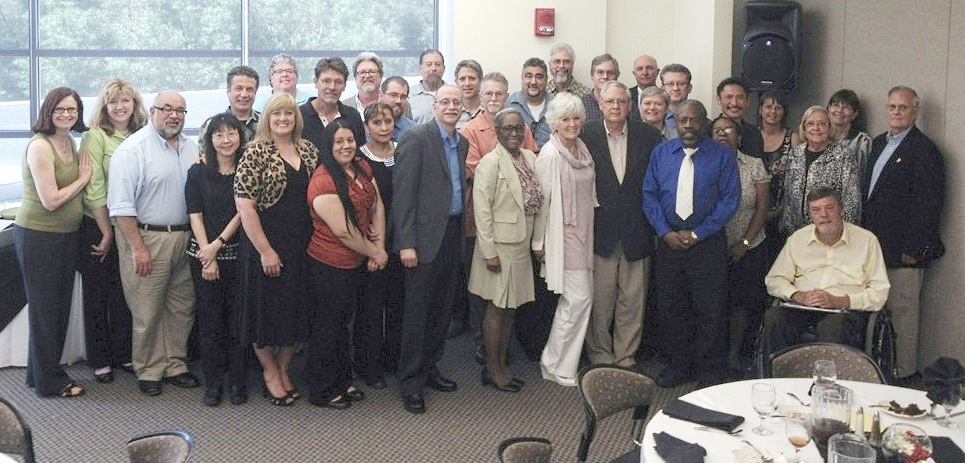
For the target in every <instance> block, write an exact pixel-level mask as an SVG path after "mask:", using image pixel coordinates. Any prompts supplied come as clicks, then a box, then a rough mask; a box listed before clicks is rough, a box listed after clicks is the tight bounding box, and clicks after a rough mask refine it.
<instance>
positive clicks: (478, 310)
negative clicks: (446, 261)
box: [453, 236, 487, 347]
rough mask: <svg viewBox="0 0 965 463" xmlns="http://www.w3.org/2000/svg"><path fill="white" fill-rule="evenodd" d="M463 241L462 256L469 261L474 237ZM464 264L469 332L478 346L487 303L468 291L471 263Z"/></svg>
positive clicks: (480, 342) (473, 249) (474, 243)
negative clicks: (463, 249) (463, 250)
mask: <svg viewBox="0 0 965 463" xmlns="http://www.w3.org/2000/svg"><path fill="white" fill-rule="evenodd" d="M464 242H465V246H464V248H465V252H464V253H463V256H466V260H468V261H471V260H472V253H473V252H474V251H475V250H476V237H475V236H467V237H466V238H465V239H464ZM465 266H466V272H465V273H466V274H465V277H466V284H467V286H466V300H467V302H466V303H467V304H468V310H469V329H470V330H472V331H471V333H472V342H473V344H475V345H476V347H479V346H482V321H483V317H484V316H485V314H486V305H487V303H486V300H485V299H483V298H481V297H479V296H477V295H475V294H473V293H470V292H469V287H468V284H469V268H470V267H471V265H470V264H469V263H466V264H465ZM461 290H462V288H460V291H461ZM453 317H455V315H453Z"/></svg>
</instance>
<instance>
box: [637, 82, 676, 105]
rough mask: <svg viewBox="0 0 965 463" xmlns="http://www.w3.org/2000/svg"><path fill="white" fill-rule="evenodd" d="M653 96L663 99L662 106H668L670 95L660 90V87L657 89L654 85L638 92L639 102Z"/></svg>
mask: <svg viewBox="0 0 965 463" xmlns="http://www.w3.org/2000/svg"><path fill="white" fill-rule="evenodd" d="M653 95H660V98H663V102H664V104H666V105H670V94H669V93H667V91H666V90H664V89H662V88H660V87H657V86H656V85H652V86H650V87H647V88H645V89H643V90H640V99H641V100H642V99H644V98H646V97H648V96H653Z"/></svg>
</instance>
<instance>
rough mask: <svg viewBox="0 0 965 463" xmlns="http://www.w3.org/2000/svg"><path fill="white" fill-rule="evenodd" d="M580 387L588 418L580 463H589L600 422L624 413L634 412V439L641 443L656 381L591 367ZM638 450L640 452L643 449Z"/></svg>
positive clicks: (607, 367)
mask: <svg viewBox="0 0 965 463" xmlns="http://www.w3.org/2000/svg"><path fill="white" fill-rule="evenodd" d="M577 386H579V390H580V397H581V399H582V400H583V410H584V413H585V415H586V429H585V430H584V431H583V436H582V437H581V439H580V447H579V449H578V451H577V458H578V459H579V461H586V455H587V453H588V452H589V449H590V442H591V441H592V440H593V434H594V433H595V431H596V423H597V421H599V420H602V419H604V418H607V417H609V416H612V415H614V414H616V413H619V412H622V411H624V410H629V409H634V414H633V419H634V426H633V428H632V429H631V435H632V436H633V439H634V440H635V441H636V440H638V438H639V436H637V434H639V433H641V432H642V430H643V426H642V423H643V420H644V419H645V418H646V416H647V411H648V409H649V406H650V399H651V398H652V397H653V391H654V388H655V386H654V382H653V379H651V378H650V377H649V376H647V375H644V374H643V373H640V372H638V371H634V370H631V369H629V368H623V367H618V366H615V365H590V366H589V367H587V368H585V369H584V370H583V371H581V372H580V379H579V381H578V383H577ZM636 450H637V451H639V448H637V449H636Z"/></svg>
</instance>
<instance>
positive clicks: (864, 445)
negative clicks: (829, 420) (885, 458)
mask: <svg viewBox="0 0 965 463" xmlns="http://www.w3.org/2000/svg"><path fill="white" fill-rule="evenodd" d="M876 457H877V455H876V453H875V449H874V447H872V446H870V445H868V441H866V440H865V438H864V436H859V435H857V434H853V433H850V432H845V433H841V434H837V435H835V436H832V437H831V439H829V440H828V458H827V461H828V463H875V459H876Z"/></svg>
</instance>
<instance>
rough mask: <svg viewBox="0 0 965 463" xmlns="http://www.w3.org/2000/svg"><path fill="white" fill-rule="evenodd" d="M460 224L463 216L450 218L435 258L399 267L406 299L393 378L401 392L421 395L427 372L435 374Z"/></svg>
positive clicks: (451, 298) (448, 314)
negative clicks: (397, 363)
mask: <svg viewBox="0 0 965 463" xmlns="http://www.w3.org/2000/svg"><path fill="white" fill-rule="evenodd" d="M462 226H463V225H462V216H458V217H451V218H449V224H448V225H447V226H446V233H445V237H444V238H443V239H442V245H441V246H440V247H439V253H438V254H436V258H435V259H433V260H432V261H431V262H423V261H420V262H419V265H418V266H416V267H415V268H404V269H403V270H402V273H403V275H404V284H405V302H404V303H403V307H404V309H403V315H402V352H401V356H400V357H399V372H398V374H397V375H396V378H397V379H398V382H399V391H400V392H401V393H402V395H404V396H408V395H421V394H422V389H423V387H424V386H425V384H426V381H427V380H428V379H429V376H430V375H435V374H438V370H437V369H436V363H438V362H439V359H441V358H442V352H443V347H444V344H445V341H446V331H447V330H448V328H449V320H450V319H451V318H452V306H453V304H454V303H455V299H456V297H455V296H456V288H457V286H458V285H459V281H458V279H459V277H460V276H459V265H460V264H459V262H460V259H461V255H462V245H463V242H462V239H463V238H462Z"/></svg>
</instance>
